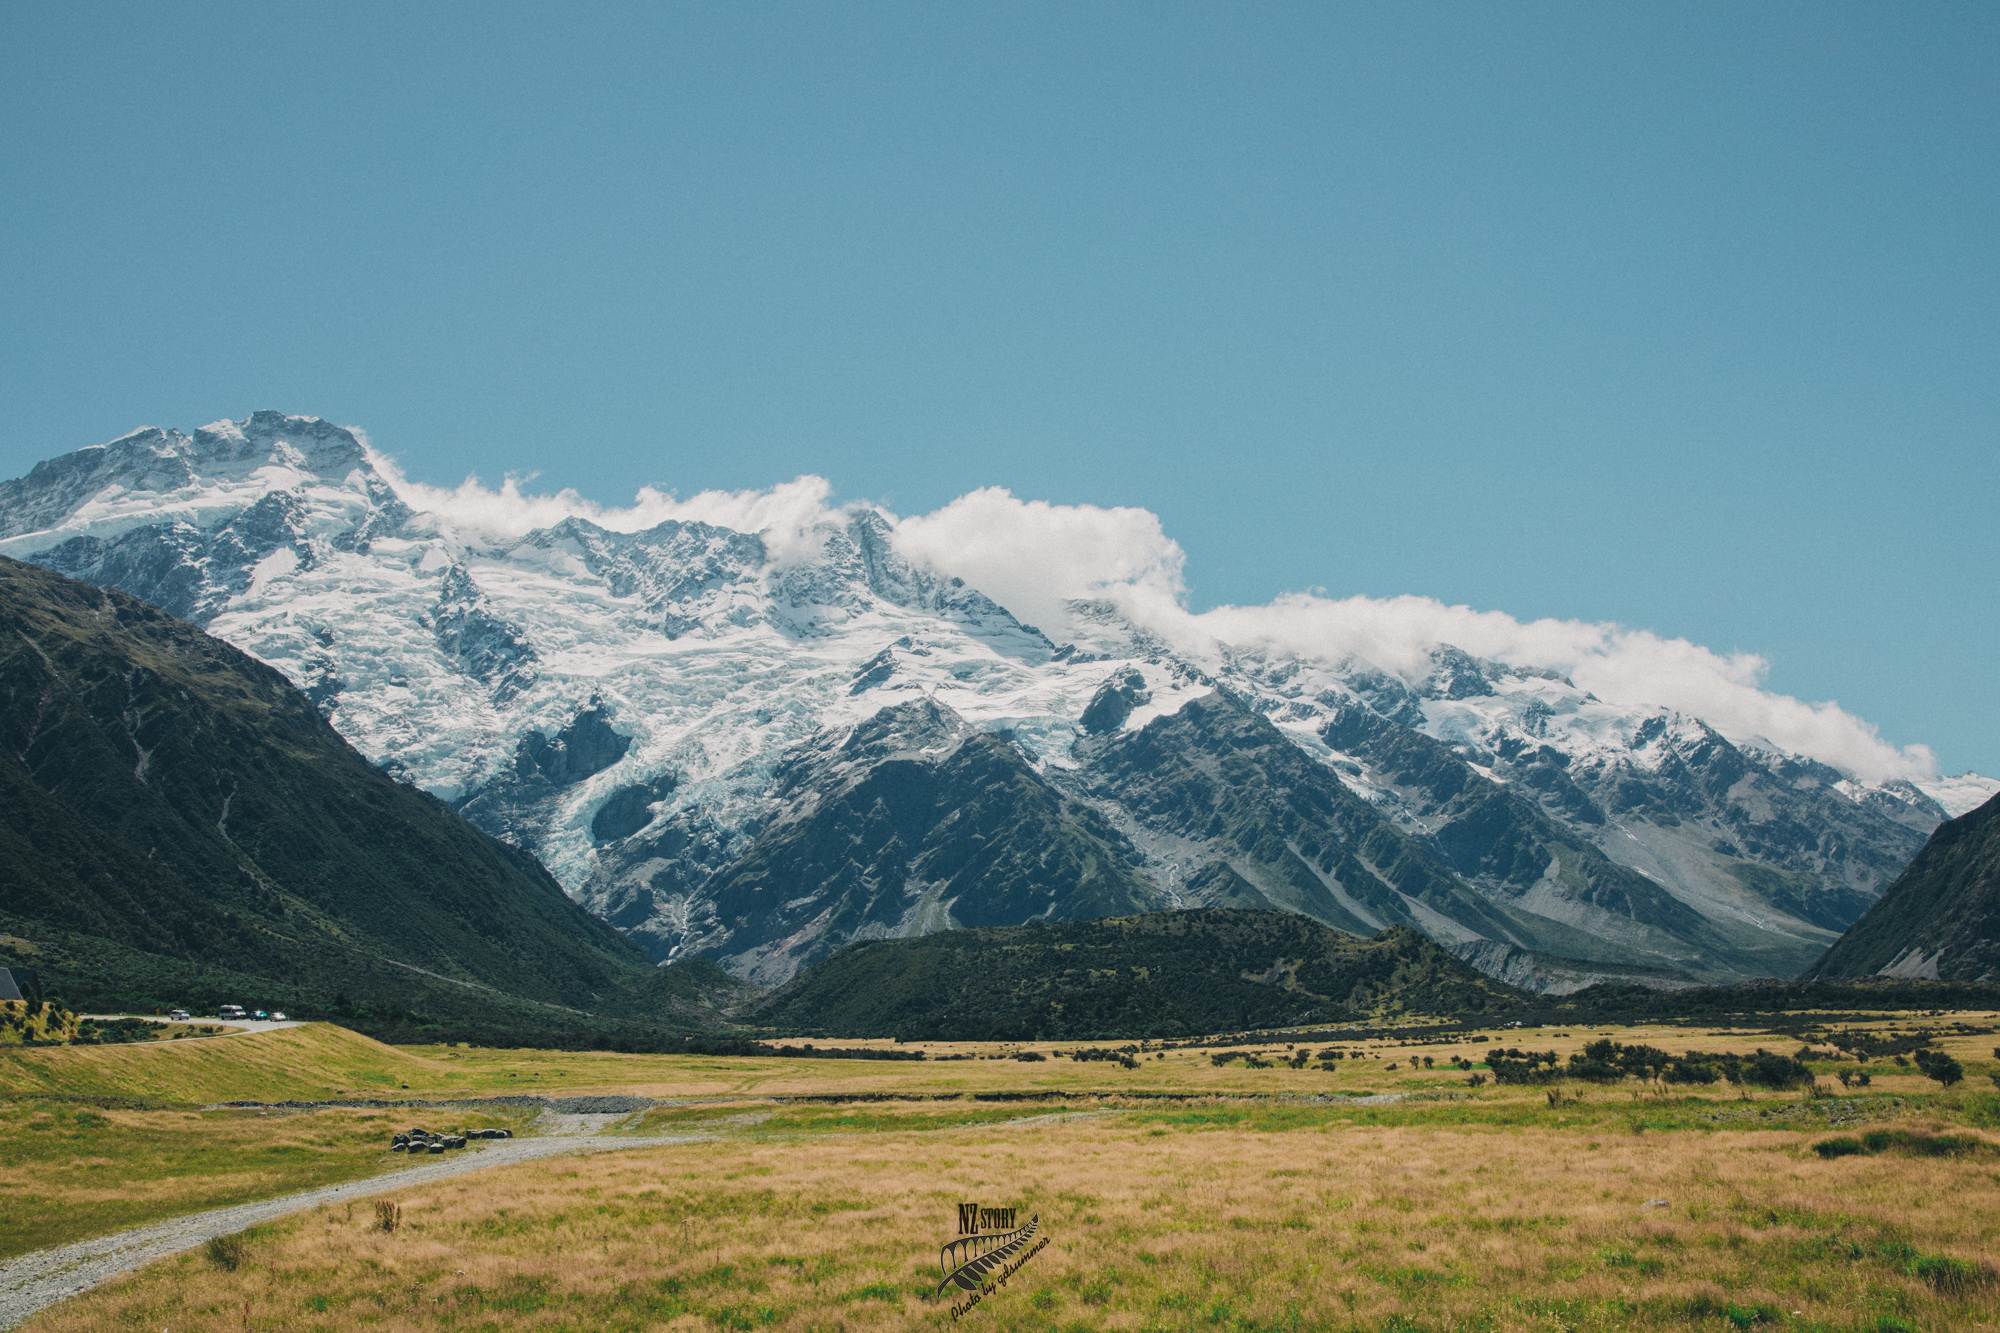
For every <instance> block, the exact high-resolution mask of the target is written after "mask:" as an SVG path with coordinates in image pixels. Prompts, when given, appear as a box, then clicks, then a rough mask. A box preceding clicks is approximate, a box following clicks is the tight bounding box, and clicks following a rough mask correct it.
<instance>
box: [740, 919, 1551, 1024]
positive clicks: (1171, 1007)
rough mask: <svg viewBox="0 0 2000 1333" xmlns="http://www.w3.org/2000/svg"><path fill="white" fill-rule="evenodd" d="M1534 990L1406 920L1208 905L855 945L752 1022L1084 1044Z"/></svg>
mask: <svg viewBox="0 0 2000 1333" xmlns="http://www.w3.org/2000/svg"><path fill="white" fill-rule="evenodd" d="M1529 998H1530V997H1527V996H1525V995H1524V994H1523V993H1522V992H1519V991H1516V990H1514V989H1513V988H1511V987H1509V986H1505V985H1502V984H1501V983H1499V982H1496V981H1492V980H1489V979H1488V978H1486V977H1482V976H1480V975H1479V974H1478V973H1477V972H1474V971H1473V970H1472V969H1471V968H1470V967H1468V966H1466V965H1465V964H1464V963H1461V962H1460V961H1459V960H1458V959H1456V958H1454V957H1453V956H1452V955H1451V954H1449V953H1447V952H1446V951H1445V950H1443V949H1442V948H1440V947H1438V946H1437V945H1436V944H1434V943H1432V942H1431V941H1430V940H1428V939H1426V938H1424V937H1423V936H1422V935H1420V934H1418V933H1417V932H1416V931H1414V930H1410V929H1408V928H1404V927H1397V928H1394V929H1391V930H1387V931H1384V932H1383V933H1382V934H1380V935H1377V936H1375V937H1374V938H1373V939H1362V938H1359V937H1357V936H1353V935H1348V934H1343V933H1342V932H1340V931H1337V930H1333V929H1331V928H1330V927H1327V926H1324V925H1321V924H1320V923H1319V922H1317V921H1312V920H1310V919H1308V918H1306V917H1303V916H1298V915H1295V914H1292V913H1289V912H1267V911H1242V910H1237V909H1232V908H1198V909H1195V910H1191V911H1182V912H1149V913H1146V914H1144V915H1140V916H1125V917H1111V918H1107V919H1104V920H1100V921H1081V922H1056V923H1047V924H1035V925H1026V926H1002V927H990V928H984V929H972V930H954V931H947V932H945V933H943V934H937V935H926V936H922V937H920V938H916V939H900V940H875V941H870V942H867V943H863V944H857V945H853V946H851V947H849V948H847V949H844V950H842V951H841V952H839V953H836V954H834V955H833V956H832V957H830V958H827V959H825V960H823V961H821V962H820V963H818V964H816V965H814V966H813V967H812V968H810V969H809V970H807V971H806V972H805V973H803V974H801V975H800V976H799V977H797V978H796V979H795V980H793V981H792V982H790V983H789V984H787V985H786V986H784V987H782V988H781V989H779V990H778V991H776V992H775V993H773V994H772V995H771V996H770V998H769V999H768V1000H766V1001H764V1002H763V1004H761V1005H760V1006H758V1008H757V1009H756V1010H755V1011H754V1014H753V1017H754V1018H755V1021H757V1022H759V1023H762V1024H766V1025H768V1026H770V1027H773V1028H777V1029H781V1030H784V1031H788V1032H800V1033H812V1034H825V1035H830V1036H843V1037H890V1036H894V1037H909V1038H926V1039H933V1040H976V1039H993V1040H1062V1039H1084V1040H1088V1039H1093V1038H1097V1039H1112V1038H1136V1037H1174V1036H1192V1035H1197V1034H1201V1033H1209V1032H1226V1031H1233V1030H1238V1029H1245V1028H1262V1027H1282V1026H1289V1025H1292V1024H1299V1023H1316V1022H1330V1021H1334V1020H1338V1019H1345V1018H1353V1017H1359V1016H1363V1015H1386V1014H1414V1013H1428V1014H1467V1013H1473V1014H1481V1015H1488V1016H1497V1015H1500V1014H1505V1013H1512V1012H1515V1011H1517V1010H1519V1009H1520V1008H1521V1007H1522V1006H1523V1005H1524V1004H1525V1003H1527V1002H1528V1001H1529Z"/></svg>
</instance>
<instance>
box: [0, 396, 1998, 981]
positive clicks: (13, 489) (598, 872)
mask: <svg viewBox="0 0 2000 1333" xmlns="http://www.w3.org/2000/svg"><path fill="white" fill-rule="evenodd" d="M408 494H414V491H413V490H412V489H411V488H407V487H402V486H400V483H399V482H398V480H397V478H396V476H395V474H394V473H393V471H392V470H390V469H389V468H388V467H387V466H386V465H384V464H383V463H382V462H381V460H379V459H377V458H376V457H375V456H374V455H372V454H371V452H370V451H369V450H368V448H367V447H366V446H365V445H364V444H363V443H362V442H361V440H359V439H358V438H357V437H356V436H355V435H353V434H352V433H351V432H349V431H347V430H344V429H342V428H340V427H336V426H333V425H330V424H328V423H326V422H323V421H320V420H318V419H315V418H301V417H286V416H282V415H280V414H277V413H271V412H262V413H258V414H256V415H255V416H252V417H250V418H248V419H246V420H244V421H241V422H218V423H216V424H215V425H212V426H208V427H205V428H203V429H201V430H198V431H196V432H194V433H193V434H192V435H184V434H180V433H176V432H168V431H162V430H146V431H141V432H137V433H135V434H133V435H129V436H126V437H124V438H123V439H120V440H117V441H114V442H112V443H111V444H109V445H104V446H101V447H96V448H90V449H83V450H79V451H77V452H75V453H71V454H67V455H64V456H62V457H60V458H56V459H52V460H50V461H48V462H45V463H42V464H40V465H38V466H37V467H36V468H35V469H34V470H33V471H32V472H31V473H30V474H29V475H28V476H27V477H25V478H22V479H20V480H18V481H13V482H7V483H4V484H0V554H7V555H12V556H15V557H17V558H21V559H26V560H32V561H34V562H35V563H38V564H41V565H44V566H47V567H48V568H51V569H54V570H57V571H59V572H61V573H64V574H68V575H71V576H73V577H77V578H82V579H86V580H89V581H92V582H96V583H100V584H104V585H108V586H114V587H117V588H121V589H123V590H125V591H127V592H130V593H133V594H135V595H137V596H140V597H143V598H145V599H147V600H149V601H152V602H154V603H156V604H157V605H159V606H161V607H163V608H164V609H166V610H168V611H170V612H172V613H174V614H176V615H179V616H183V617H186V618H187V619H190V620H192V621H194V622H196V623H197V624H200V625H202V626H203V627H204V628H206V629H207V630H208V631H209V632H211V633H213V634H216V635H218V636H220V637H222V638H224V639H226V640H228V641H230V642H231V643H234V644H236V645H237V646H239V647H241V648H243V649H245V650H246V651H248V652H250V653H252V654H255V655H256V656H258V657H260V658H262V659H264V660H265V661H267V662H270V663H271V664H272V665H274V666H276V667H277V668H279V669H280V670H282V671H283V672H285V673H286V674H287V675H288V676H290V677H291V678H292V679H293V680H294V681H296V682H297V683H298V684H299V685H300V686H301V688H303V689H304V690H306V691H307V693H308V694H309V695H310V696H311V697H312V698H313V699H314V701H315V702H316V703H317V704H318V705H319V707H320V708H321V709H322V710H323V711H324V712H325V713H326V715H327V716H328V717H329V718H330V719H331V720H332V721H333V723H334V725H335V726H336V727H337V728H338V729H339V730H340V731H341V733H342V734H343V735H344V736H346V737H347V738H348V740H350V741H351V742H352V743H353V744H354V745H355V746H356V747H357V748H359V749H360V750H361V751H362V752H363V753H365V754H367V755H368V756H370V757H371V758H372V759H374V760H375V761H376V762H378V763H380V764H382V765H383V766H385V767H386V768H388V769H390V770H391V771H393V772H395V773H397V774H398V775H400V776H402V777H404V778H405V779H407V780H408V781H411V782H413V783H416V784H418V785H420V786H422V787H424V788H426V789H428V790H430V791H431V792H433V793H435V794H437V795H438V796H440V797H442V798H444V799H446V800H448V801H450V802H452V803H453V804H455V805H457V806H458V807H459V808H460V809H461V810H462V811H463V813H464V814H465V815H466V816H467V817H468V818H470V819H472V820H473V821H474V822H475V823H477V824H479V825H480V826H481V827H483V828H486V829H487V830H489V831H491V832H493V833H496V834H498V835H500V836H502V837H504V838H507V839H509V840H511V841H513V842H515V843H517V844H518V845H520V846H523V847H525V848H528V849H529V850H531V851H533V852H534V853H535V854H536V855H537V856H539V857H540V858H541V859H542V860H543V861H544V863H545V864H547V865H548V867H549V868H550V870H551V871H553V872H554V874H555V875H556V877H557V878H558V879H559V880H560V881H561V882H562V884H563V885H564V886H565V887H566V888H567V889H568V890H569V892H570V893H572V894H573V895H575V896H576V897H578V898H579V900H580V901H582V902H584V903H585V904H586V905H588V906H590V907H591V908H593V909H594V910H596V911H598V912H600V913H601V914H603V915H605V916H606V917H608V918H609V919H610V920H611V921H612V922H613V923H614V924H616V925H618V926H620V927H621V928H622V929H624V930H626V931H627V932H629V933H631V934H632V935H634V936H635V937H636V938H638V939H639V940H640V941H641V942H642V943H644V944H645V945H646V947H647V948H648V949H649V950H651V951H652V952H653V953H654V955H655V956H656V957H659V958H663V959H665V958H671V957H676V956H682V955H685V954H689V953H696V952H699V953H706V954H711V955H714V956H716V957H718V958H720V959H722V960H723V961H724V962H725V964H726V965H728V966H730V967H731V968H732V969H733V970H736V971H738V972H740V973H742V974H744V975H746V976H750V977H753V978H754V979H758V980H764V981H771V980H779V979H782V978H784V977H786V976H788V975H790V974H791V973H792V972H793V971H794V970H796V969H797V967H799V966H800V965H802V964H803V963H804V962H807V961H810V960H811V959H812V958H815V957H818V956H820V955H822V954H824V953H825V952H827V951H829V950H830V949H832V948H835V947H837V946H838V945H839V944H841V943H844V942H846V941H847V940H850V939H854V938H862V937H868V936H878V935H887V934H900V933H910V932H916V931H926V930H933V929H940V928H946V927H949V926H952V925H959V924H972V923H977V924H1004V923H1008V922H1011V921H1018V920H1026V919H1033V918H1049V917H1053V918H1064V917H1071V918H1073V917H1079V916H1091V915H1102V914H1105V913H1107V912H1114V911H1128V910H1140V909H1143V908H1146V907H1153V906H1165V905H1173V904H1195V903H1210V902H1214V903H1232V904H1243V903H1256V904H1261V905H1273V906H1279V907H1285V908H1288V909H1290V910H1296V911H1303V912H1306V913H1307V914H1309V915H1314V916H1317V917H1319V918H1320V919H1322V920H1326V921H1328V922H1329V924H1333V925H1336V926H1340V927H1342V928H1345V929H1351V930H1358V931H1372V930H1374V929H1377V928H1379V927H1381V926H1384V925H1389V924H1394V923H1398V922H1403V923H1408V924H1414V925H1417V926H1419V927H1421V928H1422V929H1424V930H1425V931H1426V932H1428V933H1430V934H1431V935H1433V936H1435V937H1437V938H1439V939H1441V940H1445V941H1448V942H1449V943H1451V944H1452V945H1454V946H1455V947H1456V948H1458V949H1459V950H1460V952H1462V953H1463V954H1464V955H1465V956H1466V957H1468V958H1470V959H1472V960H1473V961H1474V962H1475V963H1476V964H1477V965H1479V966H1481V967H1483V968H1486V969H1487V970H1489V971H1492V972H1494V973H1496V974H1499V975H1503V976H1505V977H1507V979H1509V980H1516V981H1526V982H1529V983H1531V984H1538V985H1542V986H1545V987H1557V988H1559V987H1566V986H1570V985H1575V984H1581V983H1582V982H1584V981H1586V980H1587V979H1589V978H1590V977H1592V976H1597V975H1611V974H1619V975H1638V976H1658V977H1660V978H1662V979H1667V980H1670V979H1672V978H1676V977H1694V978H1726V977H1734V976H1741V975H1749V974H1760V973H1761V974H1776V975H1789V974H1791V973H1793V972H1796V971H1798V970H1799V969H1800V968H1801V967H1803V966H1805V965H1806V964H1807V963H1809V962H1810V961H1812V959H1813V958H1815V957H1816V956H1817V955H1818V954H1819V953H1820V952H1821V951H1822V950H1823V949H1824V948H1825V947H1826V946H1827V944H1828V943H1830V942H1831V941H1832V939H1833V938H1834V937H1835V936H1836V935H1837V934H1838V933H1839V932H1840V931H1841V930H1842V929H1843V928H1845V926H1846V925H1848V924H1849V923H1850V922H1852V921H1853V920H1854V919H1855V918H1856V917H1857V916H1859V915H1860V913H1861V912H1862V911H1863V910H1865V908H1866V907H1867V906H1868V904H1869V903H1870V902H1872V901H1873V899H1874V897H1875V896H1876V895H1877V894H1878V893H1879V892H1880V890H1881V889H1882V887H1883V886H1884V885H1885V884H1886V883H1887V882H1888V881H1889V880H1890V879H1892V878H1893V877H1894V876H1895V875H1896V873H1897V872H1899V871H1900V870H1901V869H1902V867H1903V866H1904V865H1905V864H1906V863H1907V862H1908V860H1909V859H1910V857H1911V856H1912V855H1914V854H1915V852H1916V850H1917V848H1918V847H1920V846H1921V845H1922V843H1923V841H1924V838H1925V836H1926V835H1927V834H1928V833H1929V832H1930V830H1931V829H1932V828H1934V827H1935V826H1936V825H1937V824H1938V823H1939V822H1940V821H1942V820H1943V819H1944V818H1945V817H1946V815H1947V814H1951V813H1958V812H1959V811H1960V810H1962V809H1964V808H1970V806H1971V805H1973V804H1977V803H1978V802H1979V801H1980V800H1983V799H1984V798H1985V797H1986V796H1987V795H1990V794H1991V793H1992V792H1993V791H1995V790H2000V783H1995V782H1992V781H1990V780H1988V779H1984V778H1978V777H1975V776H1972V775H1967V776H1966V777H1963V778H1958V779H1943V780H1935V781H1933V780H1928V779H1918V780H1915V781H1912V780H1908V779H1896V780H1893V781H1882V782H1874V783H1870V782H1864V781H1860V780H1857V779H1855V778H1853V777H1850V776H1847V775H1845V774H1843V773H1842V772H1840V771H1838V770H1836V769H1834V768H1832V767H1829V766H1828V765H1827V764H1824V763H1821V762H1817V761H1815V760H1812V759H1808V758H1805V757H1804V756H1801V755H1797V754H1792V753H1787V752H1784V751H1782V750H1779V749H1777V748H1775V747H1772V746H1770V745H1768V744H1767V743H1761V742H1753V741H1750V740H1748V739H1747V738H1746V739H1745V741H1744V743H1741V744H1739V743H1733V742H1732V741H1731V740H1730V739H1727V738H1725V737H1724V735H1723V734H1722V733H1721V732H1720V731H1719V730H1717V729H1715V728H1713V727H1710V726H1708V725H1706V724H1705V723H1703V722H1702V721H1700V720H1699V719H1697V718H1694V717H1689V716H1684V715H1682V714H1680V713H1677V712H1674V711H1673V710H1671V709H1667V708H1664V707H1645V706H1633V705H1629V704H1624V705H1612V704H1608V703H1605V702H1603V701H1602V700H1599V699H1598V698H1596V697H1595V696H1593V695H1591V694H1590V693H1588V692H1587V691H1585V690H1582V689H1579V688H1578V687H1577V686H1576V685H1575V684H1573V683H1571V681H1570V680H1568V679H1566V678H1565V677H1564V676H1562V675H1561V674H1560V673H1558V672H1555V671H1545V670H1538V669H1530V668H1523V667H1519V666H1503V665H1500V664H1499V663H1496V662H1493V661H1489V660H1482V659H1479V658H1475V657H1473V656H1471V655H1469V654H1467V653H1464V652H1460V651H1458V650H1457V649H1455V648H1452V647H1449V646H1447V645H1439V646H1437V647H1436V648H1435V649H1434V650H1433V651H1431V652H1430V653H1429V655H1428V657H1427V659H1426V662H1425V666H1424V668H1423V669H1422V670H1419V671H1414V672H1412V671H1409V670H1404V671H1402V672H1401V673H1397V672H1392V671H1389V670H1384V669H1381V668H1379V667H1377V666H1375V665H1372V664H1370V663H1369V662H1366V661H1363V660H1360V659H1359V658H1356V657H1353V656H1351V655H1350V656H1343V657H1341V658H1339V659H1338V660H1328V659H1325V658H1318V657H1310V656H1304V655H1300V654H1296V653H1284V652H1279V651H1276V650H1274V649H1271V648H1269V647H1262V648H1259V647H1255V646H1250V645H1243V644H1235V645H1231V644H1210V645H1207V646H1194V647H1190V646H1188V645H1174V644H1169V643H1168V642H1166V641H1165V640H1164V639H1163V638H1162V637H1160V636H1159V635H1158V634H1157V633H1155V632H1149V631H1148V630H1147V629H1145V628H1143V627H1141V626H1140V625H1139V624H1138V623H1136V619H1135V617H1134V616H1132V615H1130V614H1128V613H1127V612H1126V611H1125V610H1123V609H1121V607H1120V606H1119V605H1118V604H1117V603H1116V602H1115V601H1113V600H1105V601H1078V600H1072V601H1070V602H1069V603H1068V604H1067V605H1066V606H1065V607H1064V612H1063V615H1064V625H1063V627H1062V630H1061V632H1060V633H1054V634H1052V635H1051V634H1044V633H1043V632H1042V631H1041V630H1040V629H1037V628H1035V627H1034V626H1032V625H1029V624H1026V623H1023V621H1022V620H1021V619H1018V618H1017V617H1016V616H1015V615H1013V614H1011V613H1010V612H1009V610H1008V609H1006V608H1004V607H1002V606H1001V605H1000V604H999V603H998V602H996V601H995V600H993V599H992V598H989V597H987V596H986V595H984V594H983V593H981V592H980V591H979V590H977V589H975V588H972V587H969V586H967V585H966V584H965V583H964V582H962V581H961V580H959V579H956V578H952V577H948V576H946V575H944V574H942V573H939V572H937V571H936V570H935V569H934V568H932V567H931V566H930V565H929V564H927V563H926V562H925V561H923V560H921V559H917V558H912V556H911V554H910V553H908V552H907V551H906V550H905V549H904V545H903V543H902V542H901V540H900V539H899V535H898V532H897V529H896V526H895V524H894V523H893V522H892V521H891V520H890V519H889V518H887V517H885V516H884V515H883V514H881V513H878V512H876V511H874V510H870V509H866V508H860V509H852V510H844V511H833V510H828V511H825V512H824V513H821V514H819V515H818V516H817V517H815V518H813V519H812V520H811V521H809V522H806V523H805V524H803V525H802V526H801V525H794V526H793V527H790V528H786V529H784V530H782V531H781V530H779V529H777V528H775V527H773V528H765V529H763V530H760V531H746V530H739V529H737V528H733V527H730V526H724V525H722V524H718V523H715V522H708V521H699V520H697V519H694V518H690V517H673V518H667V519H665V520H663V521H659V522H656V523H653V524H651V525H648V526H643V527H640V528H638V529H637V530H629V531H628V530H620V529H614V528H613V527H610V526H604V525H600V524H599V523H597V522H593V521H591V520H590V519H589V518H588V517H584V516H579V515H577V514H570V515H568V516H556V517H554V519H553V521H551V522H549V523H547V524H544V525H541V526H536V527H534V528H532V529H531V530H528V531H526V532H503V533H497V534H496V533H495V532H493V531H490V530H486V529H483V528H476V527H473V526H468V525H466V524H464V523H461V522H457V521H454V520H453V519H452V518H450V517H449V516H447V515H446V514H444V513H440V512H423V511H422V510H421V509H420V507H418V506H416V505H413V504H412V503H410V500H409V498H408Z"/></svg>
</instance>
